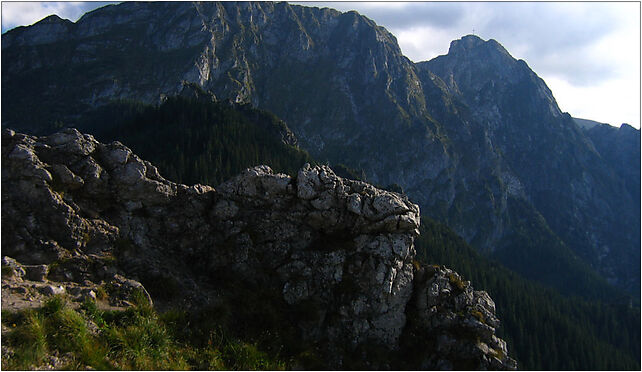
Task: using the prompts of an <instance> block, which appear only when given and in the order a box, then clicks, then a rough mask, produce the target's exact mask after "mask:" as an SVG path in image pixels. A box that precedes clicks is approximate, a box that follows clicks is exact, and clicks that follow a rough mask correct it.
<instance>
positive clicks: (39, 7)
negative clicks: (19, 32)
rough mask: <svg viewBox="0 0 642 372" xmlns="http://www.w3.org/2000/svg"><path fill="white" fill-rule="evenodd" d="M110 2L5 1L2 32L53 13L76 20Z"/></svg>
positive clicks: (32, 22) (28, 23) (3, 3)
mask: <svg viewBox="0 0 642 372" xmlns="http://www.w3.org/2000/svg"><path fill="white" fill-rule="evenodd" d="M110 3H111V2H93V1H85V2H81V1H70V2H66V1H51V2H36V1H17V2H8V1H3V2H2V32H6V31H8V30H10V29H12V28H14V27H17V26H27V25H31V24H34V23H36V22H38V21H40V20H41V19H43V18H45V17H47V16H49V15H52V14H56V15H58V16H59V17H60V18H64V19H69V20H71V21H74V22H75V21H76V20H78V18H80V17H81V16H82V15H83V14H84V13H86V12H88V11H90V10H93V9H95V8H98V7H101V6H104V5H106V4H110Z"/></svg>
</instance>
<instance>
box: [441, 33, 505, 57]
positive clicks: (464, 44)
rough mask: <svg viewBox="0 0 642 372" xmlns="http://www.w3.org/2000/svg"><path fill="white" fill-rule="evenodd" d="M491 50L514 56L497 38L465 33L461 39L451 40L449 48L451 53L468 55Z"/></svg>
mask: <svg viewBox="0 0 642 372" xmlns="http://www.w3.org/2000/svg"><path fill="white" fill-rule="evenodd" d="M489 52H499V53H500V54H503V55H506V56H508V57H510V58H512V56H511V55H510V53H508V51H507V50H506V49H505V48H504V47H503V46H502V45H501V44H500V43H498V42H497V41H496V40H494V39H488V40H487V41H486V40H484V39H482V38H480V37H479V36H477V35H465V36H463V37H462V38H461V39H458V40H453V41H451V42H450V48H449V49H448V54H449V55H466V54H470V53H473V54H478V53H489Z"/></svg>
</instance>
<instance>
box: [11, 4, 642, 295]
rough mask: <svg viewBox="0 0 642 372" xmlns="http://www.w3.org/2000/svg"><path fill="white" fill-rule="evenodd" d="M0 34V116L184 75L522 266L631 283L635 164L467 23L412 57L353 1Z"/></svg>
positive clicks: (23, 119)
mask: <svg viewBox="0 0 642 372" xmlns="http://www.w3.org/2000/svg"><path fill="white" fill-rule="evenodd" d="M2 38H3V39H2V52H3V61H2V62H3V64H2V90H3V92H11V94H4V95H3V97H2V104H3V107H4V110H3V115H2V125H3V126H6V127H12V128H16V129H20V130H24V131H28V132H31V133H35V134H46V133H50V132H52V131H53V130H54V128H55V127H60V126H70V125H79V126H80V125H84V126H85V127H87V125H88V124H87V123H86V122H85V121H84V118H85V117H86V116H85V114H88V113H90V112H91V111H92V110H94V109H96V108H97V107H99V106H101V105H105V104H107V103H110V102H113V101H115V100H123V99H124V100H139V101H143V102H145V103H157V102H159V101H160V100H162V99H163V97H165V96H168V95H175V94H177V93H179V92H180V91H181V89H182V87H183V82H184V81H187V82H193V83H196V84H198V85H199V86H201V87H202V88H203V89H205V90H209V91H211V92H213V93H214V94H215V95H216V96H217V97H218V98H219V99H231V100H233V101H236V102H248V103H251V104H252V105H254V106H257V107H260V108H262V109H266V110H269V111H271V112H273V113H275V114H276V115H277V116H279V117H280V118H282V119H284V120H285V121H286V122H287V123H288V125H289V126H290V128H291V129H292V130H293V131H294V133H295V134H296V136H297V137H298V139H299V141H300V144H301V146H302V147H304V148H305V149H307V150H308V151H309V152H310V153H311V154H312V155H313V156H314V157H315V158H317V159H320V160H328V161H329V162H331V163H345V164H347V165H348V166H350V167H353V168H356V169H360V170H363V171H364V172H365V174H367V176H368V179H369V180H370V181H373V182H375V183H378V184H381V185H387V184H392V183H397V184H399V185H401V186H402V187H403V188H404V190H405V191H406V192H407V194H408V195H409V196H410V198H411V199H412V200H414V201H415V202H418V203H419V204H420V206H421V207H422V211H423V212H424V213H426V214H428V215H430V216H432V217H434V218H437V219H439V220H442V221H444V222H446V223H447V224H449V225H450V226H451V227H452V228H453V229H454V230H455V231H457V232H458V233H459V234H460V235H461V236H462V237H464V238H465V239H466V240H467V241H469V242H471V243H472V244H473V245H474V246H476V247H477V248H479V249H481V250H483V251H486V252H489V253H490V252H492V253H493V254H494V255H496V256H497V257H499V258H500V259H502V261H503V262H504V263H506V264H507V265H508V266H510V267H513V268H515V269H517V270H518V271H521V272H522V273H523V274H525V275H526V276H528V277H531V278H536V279H538V280H541V281H543V282H545V283H547V284H550V285H554V286H556V287H558V288H560V289H562V290H566V291H568V292H573V293H580V294H584V295H598V296H601V295H603V294H604V293H606V292H608V286H606V284H605V283H604V284H600V283H601V280H602V279H600V278H598V276H597V275H596V274H594V272H599V273H600V274H601V277H602V278H606V279H608V280H609V281H611V282H613V283H616V284H617V285H618V286H620V287H621V288H625V289H628V290H632V291H633V292H635V293H637V291H638V290H639V285H640V266H639V262H640V251H639V246H640V238H639V236H640V234H639V226H640V214H639V211H640V209H639V197H637V199H636V197H635V196H633V195H631V194H632V191H631V190H632V188H631V187H630V186H629V185H630V182H626V181H625V180H624V179H623V177H624V174H629V173H627V172H629V171H620V170H617V169H616V168H617V167H616V166H614V165H613V160H610V159H612V157H609V156H608V155H605V154H602V153H601V152H600V151H602V150H601V148H600V146H599V145H597V144H595V143H593V140H592V139H591V138H590V136H587V133H586V132H584V131H582V130H580V128H579V127H578V126H577V125H576V124H575V122H574V121H573V120H572V118H571V117H570V116H569V115H568V114H565V113H562V112H561V111H560V110H559V108H558V107H557V104H556V102H555V100H554V98H553V96H552V94H551V92H550V91H549V89H548V88H547V87H546V85H545V84H544V82H543V81H542V80H541V79H539V78H538V77H537V75H535V73H533V72H532V71H531V70H530V69H529V68H528V66H527V65H526V63H525V62H523V61H517V60H515V59H514V58H512V57H511V56H510V54H508V52H507V51H506V50H504V48H502V47H501V45H499V44H498V43H497V42H495V41H493V40H491V41H487V42H485V41H483V40H481V39H479V38H477V37H475V36H466V37H464V38H462V39H461V40H457V41H454V42H453V43H452V45H451V49H450V51H449V53H448V55H446V56H441V57H438V58H436V59H434V60H432V61H429V62H423V63H418V64H414V63H412V62H411V61H410V60H408V59H407V58H406V57H404V56H403V55H402V53H401V51H400V49H399V47H398V45H397V43H396V39H395V38H394V36H393V35H391V34H390V33H389V32H387V31H386V30H385V29H383V28H381V27H379V26H377V25H376V24H374V22H372V21H371V20H369V19H367V18H366V17H363V16H361V15H359V14H357V13H356V12H347V13H340V12H338V11H335V10H331V9H318V8H309V7H301V6H292V5H289V4H287V3H228V2H225V3H202V4H201V3H196V4H193V3H183V2H176V3H174V2H172V3H123V4H120V5H112V6H107V7H104V8H101V9H98V10H96V11H93V12H91V13H88V14H86V15H85V16H83V17H82V18H81V19H80V20H79V21H78V22H76V23H72V22H69V21H66V20H62V19H60V18H58V17H56V16H50V17H48V18H46V19H44V20H43V21H41V22H39V23H37V24H35V25H33V26H30V27H21V28H17V29H14V30H12V31H10V32H8V33H6V34H4V35H3V36H2ZM35 102H37V104H38V106H39V109H38V110H34V109H33V105H34V103H35ZM638 133H639V131H638ZM638 136H639V134H638ZM638 151H639V150H638ZM614 161H616V162H617V160H614ZM618 164H619V163H618ZM622 166H623V167H624V168H627V166H626V165H622ZM627 169H628V168H627ZM638 185H639V177H638ZM633 194H635V192H633ZM636 200H637V201H638V203H637V204H636V203H635V201H636ZM560 272H561V273H563V275H562V278H563V279H562V282H563V283H560V275H559V273H560Z"/></svg>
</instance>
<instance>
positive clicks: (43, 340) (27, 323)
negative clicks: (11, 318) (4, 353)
mask: <svg viewBox="0 0 642 372" xmlns="http://www.w3.org/2000/svg"><path fill="white" fill-rule="evenodd" d="M20 318H22V319H20V320H17V319H16V321H17V322H19V323H17V324H18V325H17V326H16V323H12V324H11V325H12V326H15V329H14V330H13V331H12V332H11V333H10V334H9V337H8V343H9V344H11V345H14V346H15V352H14V354H13V355H12V357H11V358H10V359H9V360H5V359H4V358H3V360H2V368H3V369H31V368H32V366H33V365H38V364H40V363H41V362H42V360H43V359H44V357H45V356H46V354H47V351H48V347H47V337H46V336H47V332H46V329H45V317H44V316H43V315H42V314H41V313H39V312H35V311H31V310H28V311H26V312H25V313H23V314H22V317H20Z"/></svg>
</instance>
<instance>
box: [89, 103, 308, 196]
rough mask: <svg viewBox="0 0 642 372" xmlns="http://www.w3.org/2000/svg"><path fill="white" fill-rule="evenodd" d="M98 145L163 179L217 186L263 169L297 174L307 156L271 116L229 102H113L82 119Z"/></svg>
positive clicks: (281, 123)
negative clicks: (144, 163) (115, 144)
mask: <svg viewBox="0 0 642 372" xmlns="http://www.w3.org/2000/svg"><path fill="white" fill-rule="evenodd" d="M85 122H86V124H85V125H83V126H82V128H83V129H84V130H87V131H89V132H90V133H93V134H94V135H95V136H96V137H97V139H98V140H100V141H101V142H111V141H114V140H118V141H120V142H122V143H124V144H125V145H127V146H128V147H130V148H131V149H132V150H133V151H134V153H136V154H137V155H139V156H140V157H141V158H143V159H145V160H149V161H151V162H152V163H153V164H154V165H156V166H157V167H158V169H159V171H160V173H161V175H162V176H163V177H166V178H167V179H169V180H171V181H174V182H179V183H184V184H195V183H202V184H207V185H214V186H215V185H218V184H220V183H221V182H223V181H225V180H227V179H229V178H230V177H232V176H234V175H236V174H238V173H239V172H240V171H242V170H243V169H245V168H248V167H252V166H256V165H261V164H267V165H269V166H270V167H271V168H272V169H273V170H274V171H275V172H282V173H288V174H296V172H297V171H298V169H299V168H300V167H301V166H302V165H303V164H305V163H306V162H311V163H313V161H312V159H311V158H310V156H309V155H308V153H307V152H305V151H303V150H301V149H299V148H297V147H295V146H292V145H289V144H286V141H285V140H284V138H285V137H287V134H288V132H289V129H288V128H287V126H286V125H285V123H283V122H282V121H281V120H279V119H278V118H277V117H276V116H274V115H273V114H271V113H269V112H266V111H261V110H257V109H253V108H251V107H250V106H249V105H236V104H233V103H229V102H214V101H211V100H209V101H208V100H195V99H189V98H185V97H170V98H168V99H166V100H165V101H164V102H163V103H162V104H160V105H159V106H150V105H143V104H140V103H135V102H115V103H113V104H112V105H110V106H107V107H103V108H101V109H99V111H97V112H94V113H92V114H91V116H90V117H89V118H87V119H85Z"/></svg>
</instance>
